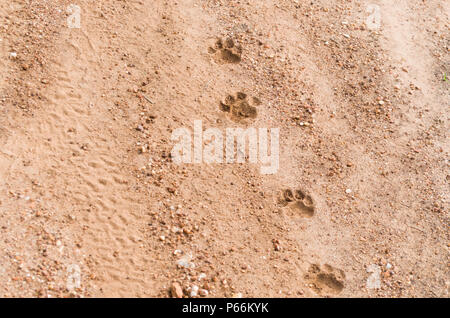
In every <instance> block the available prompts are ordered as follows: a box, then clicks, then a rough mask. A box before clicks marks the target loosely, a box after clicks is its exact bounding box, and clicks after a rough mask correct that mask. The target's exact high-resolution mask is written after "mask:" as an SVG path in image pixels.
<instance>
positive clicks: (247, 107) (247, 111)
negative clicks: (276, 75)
mask: <svg viewBox="0 0 450 318" xmlns="http://www.w3.org/2000/svg"><path fill="white" fill-rule="evenodd" d="M251 104H252V105H251ZM251 104H250V102H249V101H248V99H247V94H245V93H237V94H236V96H233V95H228V96H227V97H226V98H225V100H224V101H221V102H220V110H221V111H223V112H226V113H229V114H230V116H231V119H232V120H233V121H235V122H241V121H244V120H245V119H248V118H251V119H254V118H256V116H257V113H258V112H257V110H256V107H255V106H259V105H260V104H261V101H260V100H259V99H258V98H256V97H253V98H252V103H251Z"/></svg>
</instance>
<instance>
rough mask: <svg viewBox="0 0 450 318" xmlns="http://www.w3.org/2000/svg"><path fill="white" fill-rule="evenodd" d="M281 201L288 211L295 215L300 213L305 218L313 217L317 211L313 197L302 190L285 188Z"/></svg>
mask: <svg viewBox="0 0 450 318" xmlns="http://www.w3.org/2000/svg"><path fill="white" fill-rule="evenodd" d="M279 202H280V204H281V205H282V206H283V207H284V208H285V209H286V211H288V212H289V214H290V215H293V216H296V215H298V216H301V217H305V218H311V217H313V216H314V213H315V212H316V207H315V204H314V201H313V199H312V197H311V196H310V195H308V194H305V193H304V192H303V191H302V190H295V191H292V190H291V189H286V190H284V191H283V192H282V196H281V198H280V200H279Z"/></svg>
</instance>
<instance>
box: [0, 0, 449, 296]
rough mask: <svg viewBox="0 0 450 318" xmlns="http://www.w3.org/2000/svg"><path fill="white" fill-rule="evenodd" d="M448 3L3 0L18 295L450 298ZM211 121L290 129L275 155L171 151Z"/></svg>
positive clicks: (5, 227) (6, 210)
mask: <svg viewBox="0 0 450 318" xmlns="http://www.w3.org/2000/svg"><path fill="white" fill-rule="evenodd" d="M70 4H75V5H77V6H79V8H80V15H79V17H80V28H78V27H77V25H76V22H77V20H76V17H77V12H78V11H77V9H76V7H72V11H71V12H68V11H67V8H68V6H69V5H70ZM374 4H375V5H376V6H373V5H374ZM378 14H379V15H378ZM449 15H450V2H448V1H441V0H427V1H422V0H420V1H419V0H398V1H395V2H392V1H388V0H370V1H366V0H361V1H351V0H350V1H349V0H333V1H329V0H328V1H325V0H320V1H303V0H289V1H288V0H276V1H275V0H266V1H258V0H248V1H235V0H229V1H225V0H178V1H159V0H122V1H110V0H105V1H87V0H80V1H76V0H71V1H50V0H48V1H45V0H34V1H31V0H26V1H25V0H20V1H19V0H11V1H2V2H1V3H0V30H1V31H0V112H1V115H0V143H1V148H0V225H1V229H0V295H1V296H2V297H121V296H129V297H170V296H178V297H181V296H182V297H448V293H449V287H450V286H449V282H450V280H449V278H450V277H449V267H448V265H449V247H450V245H449V229H448V226H449V210H448V208H449V204H448V203H449V179H450V177H449V169H448V168H449V163H448V155H449V150H450V149H449V145H450V143H449V139H448V131H449V118H448V114H449V100H450V99H449V81H450V79H447V77H450V74H449V71H450V69H449V67H450V57H449V56H450V55H449V48H450V31H449V27H450V24H449ZM378 17H379V18H380V19H379V20H377V18H378ZM368 19H370V20H368ZM377 22H379V24H377ZM69 26H71V27H69ZM74 26H75V27H74ZM242 93H244V94H242ZM237 95H239V96H241V97H243V96H244V95H246V98H245V99H246V100H248V104H247V103H246V104H245V105H250V106H247V107H249V109H250V111H249V112H246V111H242V110H240V111H239V109H238V111H236V112H233V111H230V110H229V109H227V107H228V108H231V109H237V108H238V106H236V105H235V104H233V103H232V102H230V98H228V99H227V96H237ZM230 103H231V104H230ZM224 105H228V106H226V107H225V106H224ZM227 110H228V111H227ZM194 120H202V124H203V128H204V129H206V128H209V127H214V128H218V129H220V130H222V131H225V129H226V128H229V127H242V128H246V127H247V128H248V127H256V128H258V127H263V128H279V129H280V138H279V143H280V158H279V164H280V168H279V170H278V171H277V173H275V174H272V175H264V174H261V172H260V169H259V166H258V165H255V164H252V163H248V162H245V163H240V164H237V163H235V164H226V163H223V164H220V163H214V164H206V163H203V164H182V165H177V164H175V163H174V161H173V158H172V156H171V150H172V148H173V146H174V141H172V140H171V134H172V132H173V131H174V130H175V129H177V128H180V127H187V128H189V129H192V127H193V125H194Z"/></svg>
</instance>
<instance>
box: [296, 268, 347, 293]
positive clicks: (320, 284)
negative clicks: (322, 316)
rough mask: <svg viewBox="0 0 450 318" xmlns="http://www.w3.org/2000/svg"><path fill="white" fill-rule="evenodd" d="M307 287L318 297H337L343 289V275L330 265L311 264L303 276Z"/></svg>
mask: <svg viewBox="0 0 450 318" xmlns="http://www.w3.org/2000/svg"><path fill="white" fill-rule="evenodd" d="M304 278H305V280H306V283H307V284H308V286H309V287H310V288H311V289H312V290H313V291H314V292H316V293H317V294H318V295H320V296H328V295H337V294H339V293H340V292H341V291H342V290H343V289H344V287H345V285H344V282H345V273H344V272H343V271H342V270H340V269H337V268H334V267H333V266H331V265H328V264H325V265H323V266H322V267H320V266H319V265H317V264H312V265H311V266H310V268H309V270H308V272H307V273H306V275H305V276H304Z"/></svg>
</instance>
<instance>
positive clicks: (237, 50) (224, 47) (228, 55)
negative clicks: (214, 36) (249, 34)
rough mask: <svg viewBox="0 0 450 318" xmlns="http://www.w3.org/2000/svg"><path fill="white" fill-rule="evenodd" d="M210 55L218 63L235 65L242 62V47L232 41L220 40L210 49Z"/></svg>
mask: <svg viewBox="0 0 450 318" xmlns="http://www.w3.org/2000/svg"><path fill="white" fill-rule="evenodd" d="M209 53H210V54H212V55H213V57H214V60H215V61H216V62H218V63H234V64H237V63H239V62H240V61H241V55H242V47H241V46H240V45H239V44H235V43H234V41H233V40H232V39H226V40H225V41H223V40H222V39H218V40H217V41H216V43H215V45H214V47H210V48H209Z"/></svg>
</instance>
